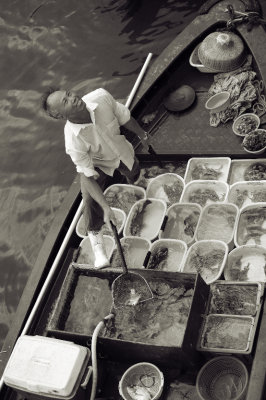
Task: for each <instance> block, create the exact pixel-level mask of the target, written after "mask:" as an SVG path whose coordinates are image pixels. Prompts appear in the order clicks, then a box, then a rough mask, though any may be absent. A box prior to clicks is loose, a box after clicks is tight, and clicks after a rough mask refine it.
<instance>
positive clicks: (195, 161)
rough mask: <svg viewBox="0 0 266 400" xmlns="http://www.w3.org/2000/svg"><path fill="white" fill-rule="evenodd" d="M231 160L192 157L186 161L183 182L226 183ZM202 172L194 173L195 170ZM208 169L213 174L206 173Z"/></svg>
mask: <svg viewBox="0 0 266 400" xmlns="http://www.w3.org/2000/svg"><path fill="white" fill-rule="evenodd" d="M230 164H231V158H229V157H206V158H204V157H193V158H190V159H189V160H188V163H187V168H186V172H185V177H184V181H185V183H188V182H190V181H194V180H216V181H222V182H227V179H228V174H229V170H230ZM199 167H200V168H201V169H202V171H198V174H196V172H195V168H199ZM208 169H212V170H214V173H208Z"/></svg>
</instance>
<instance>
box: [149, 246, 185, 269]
mask: <svg viewBox="0 0 266 400" xmlns="http://www.w3.org/2000/svg"><path fill="white" fill-rule="evenodd" d="M186 252H187V245H186V243H185V242H183V241H182V240H177V239H158V240H156V241H155V242H153V243H152V245H151V249H150V251H149V254H148V255H147V256H148V257H147V259H146V260H147V262H146V268H147V269H153V270H155V271H172V272H179V271H180V269H181V265H182V262H183V259H184V257H185V254H186Z"/></svg>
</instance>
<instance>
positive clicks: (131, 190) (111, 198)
mask: <svg viewBox="0 0 266 400" xmlns="http://www.w3.org/2000/svg"><path fill="white" fill-rule="evenodd" d="M104 195H105V198H106V201H107V203H108V204H109V206H110V207H114V208H120V209H121V210H123V211H124V212H125V213H126V215H128V213H129V211H130V209H131V207H132V206H133V204H135V203H136V202H137V201H138V200H141V199H145V197H146V192H145V190H144V189H143V188H142V187H139V186H135V185H126V184H114V185H111V186H109V187H108V188H107V189H106V190H105V191H104Z"/></svg>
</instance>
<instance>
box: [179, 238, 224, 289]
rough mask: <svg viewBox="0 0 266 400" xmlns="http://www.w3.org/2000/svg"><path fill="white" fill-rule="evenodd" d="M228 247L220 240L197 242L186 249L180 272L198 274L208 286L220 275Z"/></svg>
mask: <svg viewBox="0 0 266 400" xmlns="http://www.w3.org/2000/svg"><path fill="white" fill-rule="evenodd" d="M227 255H228V246H227V244H226V243H224V242H222V241H221V240H199V241H197V242H195V243H193V244H192V246H191V247H190V248H189V249H188V252H187V254H186V256H185V259H184V262H183V264H182V266H181V271H182V272H185V273H199V274H200V275H201V276H202V278H203V279H204V280H205V282H206V283H207V284H208V285H209V284H210V283H213V282H215V281H216V280H217V279H219V278H220V276H221V275H222V272H223V269H224V266H225V264H226V260H227Z"/></svg>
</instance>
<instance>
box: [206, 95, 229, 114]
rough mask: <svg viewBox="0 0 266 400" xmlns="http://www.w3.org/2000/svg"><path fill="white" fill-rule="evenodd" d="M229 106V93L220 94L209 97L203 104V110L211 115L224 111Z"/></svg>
mask: <svg viewBox="0 0 266 400" xmlns="http://www.w3.org/2000/svg"><path fill="white" fill-rule="evenodd" d="M229 105H230V92H220V93H216V94H214V95H213V96H211V97H210V98H209V99H208V100H207V101H206V103H205V108H206V109H207V110H209V111H210V112H213V113H218V112H220V111H223V110H225V109H226V108H227V107H228V106H229Z"/></svg>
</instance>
